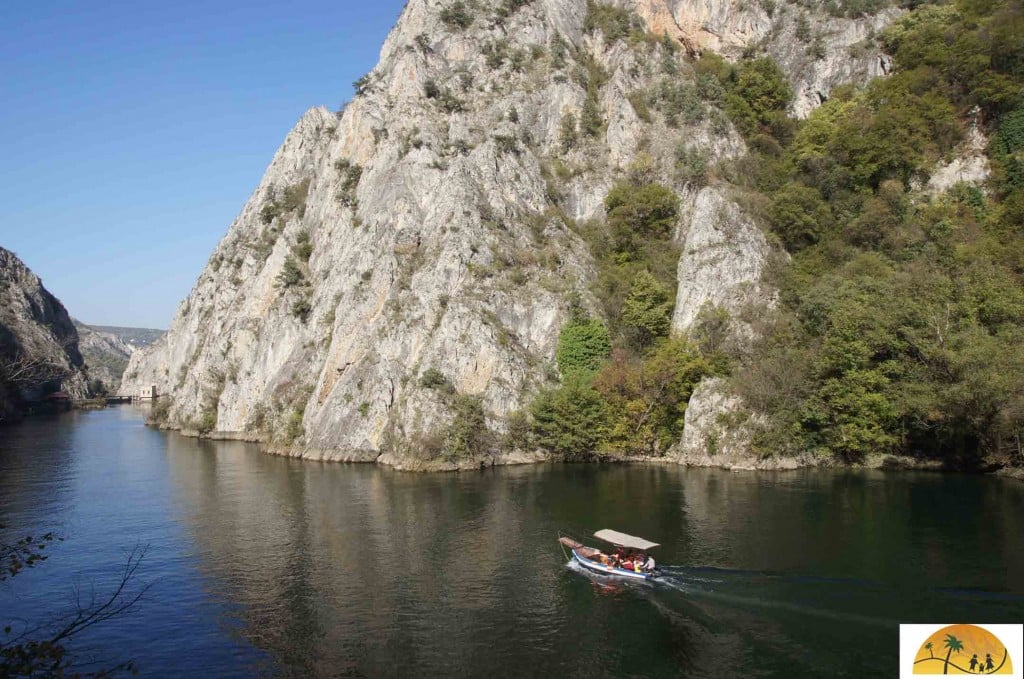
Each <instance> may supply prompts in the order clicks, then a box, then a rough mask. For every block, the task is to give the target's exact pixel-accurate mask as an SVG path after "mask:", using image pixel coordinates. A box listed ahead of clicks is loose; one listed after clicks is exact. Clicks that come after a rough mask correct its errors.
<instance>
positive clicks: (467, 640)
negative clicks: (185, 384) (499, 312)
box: [0, 408, 1024, 677]
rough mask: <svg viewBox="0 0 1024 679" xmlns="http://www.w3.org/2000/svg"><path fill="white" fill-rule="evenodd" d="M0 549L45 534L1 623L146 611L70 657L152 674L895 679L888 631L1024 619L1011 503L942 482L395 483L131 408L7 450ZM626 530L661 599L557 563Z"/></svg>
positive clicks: (958, 482)
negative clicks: (130, 558) (657, 573)
mask: <svg viewBox="0 0 1024 679" xmlns="http://www.w3.org/2000/svg"><path fill="white" fill-rule="evenodd" d="M0 523H5V524H8V525H9V526H11V527H12V529H11V530H9V531H8V532H7V534H6V535H5V536H0V537H4V538H8V539H9V538H10V537H12V536H13V535H16V534H21V533H25V532H38V531H40V530H44V529H56V530H58V531H59V532H60V533H62V534H63V535H64V536H65V537H66V540H65V541H64V542H63V543H61V544H60V545H59V546H57V547H56V548H55V551H54V552H53V555H52V557H51V559H50V560H49V561H47V562H46V563H44V564H43V565H42V566H41V567H39V568H37V569H35V570H34V571H32V572H26V573H23V574H22V575H19V576H18V577H16V578H14V579H13V580H11V581H10V582H9V583H8V584H7V585H0V616H2V617H3V619H4V620H18V619H20V620H23V621H31V620H37V619H40V617H41V616H44V615H45V614H47V613H56V612H59V611H60V610H62V609H65V608H67V606H68V602H69V599H70V596H71V593H72V591H73V589H74V588H75V586H76V585H78V586H79V587H80V588H89V587H95V588H96V589H97V590H99V591H102V590H103V588H104V587H105V586H109V584H110V583H112V582H113V581H114V580H116V576H117V573H116V571H117V569H118V567H119V566H120V565H121V563H122V562H123V559H124V555H125V552H126V551H127V550H130V549H131V548H132V547H133V546H135V545H136V544H148V545H149V551H148V553H147V555H146V559H145V561H144V563H143V567H142V569H141V571H140V574H139V580H140V581H141V582H148V583H151V584H152V588H151V590H150V591H149V592H148V593H147V595H146V597H145V598H144V599H143V601H142V603H141V604H140V605H139V607H138V608H137V609H136V610H135V611H134V612H133V613H132V614H131V615H130V616H128V617H127V618H124V619H121V620H117V621H112V622H111V623H109V624H107V625H106V626H104V627H102V628H97V629H95V630H93V631H91V632H90V633H89V634H87V635H85V636H83V637H82V638H80V639H79V640H78V642H77V643H76V647H75V650H76V651H77V652H78V653H79V654H80V656H81V657H83V658H87V659H96V660H98V661H99V662H101V663H103V662H109V661H110V660H111V659H125V658H134V659H135V660H137V661H138V663H139V666H140V669H141V674H142V676H154V677H155V676H252V675H260V676H296V677H297V676H355V677H358V676H366V677H376V676H404V677H407V676H421V677H434V676H491V677H494V676H570V677H577V676H578V677H604V676H616V677H619V676H649V677H733V676H786V677H801V676H805V677H818V676H844V675H845V676H851V677H852V676H856V677H861V676H874V675H886V676H894V675H895V672H896V663H897V653H898V627H897V625H898V623H900V622H982V623H984V622H989V623H997V622H1020V621H1022V620H1024V483H1021V482H1019V481H1010V480H1003V479H998V478H989V477H973V476H943V475H936V474H913V473H891V474H886V473H881V472H842V471H840V472H833V471H806V472H790V473H774V474H738V473H728V472H722V471H714V470H685V469H678V468H671V467H641V466H637V467H622V466H583V465H575V466H562V465H551V466H539V467H522V468H508V469H498V470H489V471H485V472H480V473H470V474H461V475H411V474H402V473H398V472H394V471H390V470H388V469H379V468H376V467H373V466H349V465H330V464H318V463H309V462H302V461H298V460H289V459H283V458H274V457H269V456H266V455H262V454H260V453H259V452H257V451H256V450H255V448H254V447H252V446H248V445H245V444H239V443H215V442H199V441H195V440H191V439H186V438H182V437H179V436H177V435H169V434H164V433H161V432H157V431H152V430H149V429H146V428H145V427H143V425H142V420H141V416H140V414H139V413H138V412H136V411H134V410H132V409H130V408H122V409H115V410H107V411H104V412H97V413H71V414H68V415H65V416H61V417H58V418H55V419H47V420H34V421H30V422H27V423H24V424H21V425H17V426H14V427H8V428H6V429H2V430H0ZM605 527H609V528H616V529H618V530H621V531H625V532H629V533H634V534H638V535H642V536H644V537H647V538H650V539H652V540H655V541H658V542H661V543H662V544H663V547H661V548H659V549H658V550H657V551H656V552H655V554H656V556H657V557H658V561H659V564H660V565H663V566H665V567H666V570H667V572H668V574H669V575H668V577H667V578H666V579H665V581H664V582H662V583H658V584H653V585H644V584H637V585H627V584H621V583H614V582H612V583H609V582H600V581H598V580H595V579H591V578H590V577H588V576H586V575H584V574H582V573H579V572H576V571H574V570H572V569H570V568H568V567H567V565H566V560H565V558H564V556H563V554H562V552H561V551H560V550H559V548H558V546H557V545H556V537H557V533H558V531H559V530H565V531H568V532H570V533H574V534H576V535H579V536H582V535H585V534H587V533H589V532H592V531H593V530H596V529H598V528H605Z"/></svg>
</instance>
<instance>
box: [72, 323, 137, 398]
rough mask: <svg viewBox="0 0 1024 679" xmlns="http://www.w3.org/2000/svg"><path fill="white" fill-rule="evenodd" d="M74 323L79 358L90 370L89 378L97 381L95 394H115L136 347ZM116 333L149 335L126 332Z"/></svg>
mask: <svg viewBox="0 0 1024 679" xmlns="http://www.w3.org/2000/svg"><path fill="white" fill-rule="evenodd" d="M74 323H75V328H76V329H77V330H78V339H79V341H78V345H79V348H80V349H81V351H82V357H83V358H85V363H86V365H88V366H89V377H90V378H91V379H93V380H99V382H100V384H101V385H102V388H101V389H97V391H106V392H108V393H111V392H116V391H117V389H118V387H119V386H120V384H121V376H122V375H124V369H125V367H127V365H128V359H129V358H131V355H132V354H133V353H135V351H136V350H137V349H138V348H139V347H138V346H135V345H133V344H129V343H128V342H126V341H124V340H123V339H121V337H120V336H118V335H116V334H114V333H112V332H106V331H103V330H100V329H99V328H97V327H95V326H90V325H86V324H85V323H82V322H81V321H78V320H75V321H74ZM119 329H120V330H132V331H134V332H143V333H145V332H149V331H146V330H142V331H136V330H134V329H128V328H119Z"/></svg>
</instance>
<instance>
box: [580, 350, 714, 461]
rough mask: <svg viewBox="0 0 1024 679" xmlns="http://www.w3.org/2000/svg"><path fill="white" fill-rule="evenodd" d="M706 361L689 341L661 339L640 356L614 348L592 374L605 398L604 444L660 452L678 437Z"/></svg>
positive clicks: (707, 370)
mask: <svg viewBox="0 0 1024 679" xmlns="http://www.w3.org/2000/svg"><path fill="white" fill-rule="evenodd" d="M709 373H710V366H709V364H708V363H707V362H706V361H705V360H704V359H703V357H701V355H700V352H699V351H698V350H697V348H696V347H694V346H693V345H692V344H691V343H690V342H689V341H687V340H685V339H682V338H677V339H672V340H666V341H663V342H661V343H659V344H658V345H657V346H656V347H655V348H654V349H653V350H652V352H651V354H650V355H649V356H647V357H644V358H632V357H630V356H629V355H627V354H626V353H625V352H623V351H617V352H616V353H615V354H614V356H613V358H612V360H611V361H610V362H609V363H607V364H606V365H605V367H604V368H603V369H602V370H601V372H600V373H599V374H598V375H597V377H596V378H595V380H594V386H595V388H596V389H597V391H598V392H599V393H600V394H601V396H602V397H604V400H605V402H606V403H607V404H608V409H607V418H608V429H607V435H606V437H605V440H604V442H603V443H602V446H603V448H604V449H605V450H607V451H609V452H614V453H618V454H625V455H639V454H645V455H658V454H661V453H664V451H665V450H666V449H667V448H668V447H669V446H670V445H672V444H673V443H676V442H677V441H678V440H679V437H680V435H681V434H682V431H683V420H684V415H685V412H686V406H687V404H688V403H689V400H690V395H691V394H692V393H693V388H694V386H696V384H697V383H698V382H699V381H700V380H701V379H702V378H703V377H704V376H705V375H707V374H709Z"/></svg>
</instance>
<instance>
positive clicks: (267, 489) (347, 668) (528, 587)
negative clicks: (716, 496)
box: [168, 436, 680, 675]
mask: <svg viewBox="0 0 1024 679" xmlns="http://www.w3.org/2000/svg"><path fill="white" fill-rule="evenodd" d="M168 460H169V468H170V473H171V477H172V480H173V482H174V484H175V486H176V488H177V494H178V497H179V499H180V502H181V504H182V505H184V506H183V513H184V515H185V516H186V517H187V520H188V523H189V531H190V532H191V534H192V535H193V536H194V539H195V542H196V544H197V545H198V547H199V552H200V553H199V554H198V557H199V560H200V562H201V563H202V564H203V566H202V567H203V568H207V569H209V570H210V571H212V575H215V576H216V577H215V578H211V580H212V581H216V582H222V583H227V585H226V586H227V587H228V588H229V590H230V591H226V592H223V593H222V594H223V595H224V596H225V597H227V598H230V599H231V600H234V601H236V602H238V603H239V604H241V605H242V607H243V609H244V611H245V616H246V620H245V621H244V633H245V634H246V636H247V637H248V638H249V639H250V640H251V641H252V642H253V643H255V644H256V645H257V646H259V647H261V648H264V649H267V650H269V651H271V652H272V653H274V654H275V655H276V656H277V657H278V658H279V659H280V660H281V661H282V662H283V663H284V664H285V665H287V666H288V667H290V668H293V669H294V671H295V672H296V673H298V674H301V673H303V672H313V673H317V674H336V673H340V674H360V673H363V672H365V673H367V674H375V675H377V674H381V673H382V672H383V673H387V672H389V671H393V670H396V669H397V668H405V669H406V670H408V668H414V667H424V668H433V669H435V670H438V669H440V668H459V667H462V670H461V671H458V670H457V671H458V672H459V673H463V674H464V673H467V672H469V673H472V672H473V671H485V670H486V668H488V667H493V666H494V663H495V662H496V661H498V660H497V659H500V658H502V657H507V658H509V659H514V658H517V657H522V653H523V649H525V648H528V649H530V653H531V654H535V655H540V656H551V657H554V656H557V655H560V654H562V652H563V650H565V648H571V647H572V646H573V645H575V644H574V643H571V642H570V640H567V639H566V638H564V633H565V628H566V627H567V626H570V627H571V621H570V620H567V619H566V615H567V611H566V606H565V602H564V601H563V597H564V593H563V591H562V584H560V583H564V578H565V577H566V575H567V574H566V572H565V570H564V568H562V565H563V559H562V557H561V555H560V554H559V553H558V551H557V547H556V546H555V537H556V534H557V527H558V526H564V525H582V524H583V522H584V521H587V522H588V525H597V523H600V522H601V521H607V522H610V523H609V525H618V526H621V527H623V529H626V528H628V527H629V525H628V524H629V521H623V520H622V517H623V516H624V515H627V514H628V515H631V516H633V517H634V519H633V521H634V523H638V522H640V521H643V520H644V519H643V517H644V515H645V514H646V515H647V520H649V521H650V520H653V522H654V523H661V522H662V521H661V519H663V518H665V517H664V516H662V517H658V516H656V515H652V513H655V512H656V513H658V514H661V515H668V516H670V517H671V520H670V521H668V523H670V524H676V525H678V522H679V520H680V516H679V515H680V510H679V507H678V506H676V507H675V508H671V507H666V505H664V504H663V503H661V502H659V497H660V496H661V495H662V494H663V489H659V488H658V485H659V483H660V481H661V480H663V479H664V476H665V475H664V474H663V473H661V472H656V471H654V470H651V471H652V473H651V474H650V475H648V476H647V477H646V478H648V480H649V481H650V486H649V487H647V484H645V483H644V481H643V479H640V478H639V477H634V478H632V479H631V483H630V484H629V488H630V489H631V490H635V491H639V492H636V493H628V492H627V493H626V494H625V496H624V493H623V490H624V488H623V485H622V483H621V482H622V480H623V477H622V476H621V475H620V474H619V473H618V472H619V470H610V472H608V473H604V474H601V473H595V472H597V470H595V469H584V468H580V474H578V475H576V474H569V475H567V476H560V478H561V482H556V483H551V482H550V481H551V479H550V476H551V475H550V473H549V471H548V470H547V469H545V468H542V467H522V468H513V469H502V470H495V471H492V472H484V473H479V474H478V473H473V474H467V475H428V476H424V475H415V474H402V473H398V472H393V471H391V470H387V469H380V468H375V467H371V466H342V465H331V464H327V465H323V464H317V463H310V462H305V461H299V460H292V459H285V458H274V457H269V456H265V455H261V454H257V453H254V452H253V449H252V448H251V447H249V446H246V445H245V444H241V443H221V442H218V443H211V442H203V443H200V444H198V445H197V443H196V442H195V441H193V440H186V439H181V438H178V437H176V436H172V437H170V438H169V441H168ZM634 474H636V470H634ZM640 476H644V475H643V474H641V475H640ZM542 477H544V480H545V482H544V483H537V482H536V481H538V480H539V479H540V478H542ZM573 477H575V478H573ZM613 518H616V520H614V521H613ZM591 521H596V522H597V523H593V524H591V523H590V522H591ZM570 615H571V614H570ZM605 624H607V625H614V624H616V623H615V621H614V620H608V621H606V623H605ZM596 629H597V630H600V629H601V626H600V625H598V626H597V627H596ZM570 639H571V637H570ZM576 639H578V635H577V637H576ZM563 647H565V648H563ZM579 653H581V651H580V649H578V648H577V649H575V650H573V651H572V655H577V654H579ZM398 659H400V662H399V661H398ZM389 668H390V669H389Z"/></svg>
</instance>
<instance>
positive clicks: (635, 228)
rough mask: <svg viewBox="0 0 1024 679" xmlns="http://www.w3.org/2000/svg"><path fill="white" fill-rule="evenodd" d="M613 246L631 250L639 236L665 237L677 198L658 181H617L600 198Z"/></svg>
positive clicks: (675, 214)
mask: <svg viewBox="0 0 1024 679" xmlns="http://www.w3.org/2000/svg"><path fill="white" fill-rule="evenodd" d="M604 205H605V210H606V211H607V213H608V228H609V230H610V232H611V237H612V243H613V247H614V248H615V250H616V251H618V252H632V251H635V250H636V248H637V247H638V241H640V240H641V239H667V238H668V237H669V236H670V235H671V233H672V230H673V228H674V227H675V224H676V219H677V217H678V211H679V199H678V198H677V197H676V194H675V193H674V192H673V191H672V190H671V189H669V188H668V187H666V186H662V185H661V184H653V183H652V184H645V185H642V186H636V185H634V184H631V183H625V182H620V183H618V184H616V185H615V186H613V187H612V190H611V191H609V192H608V195H607V196H606V197H605V200H604Z"/></svg>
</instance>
